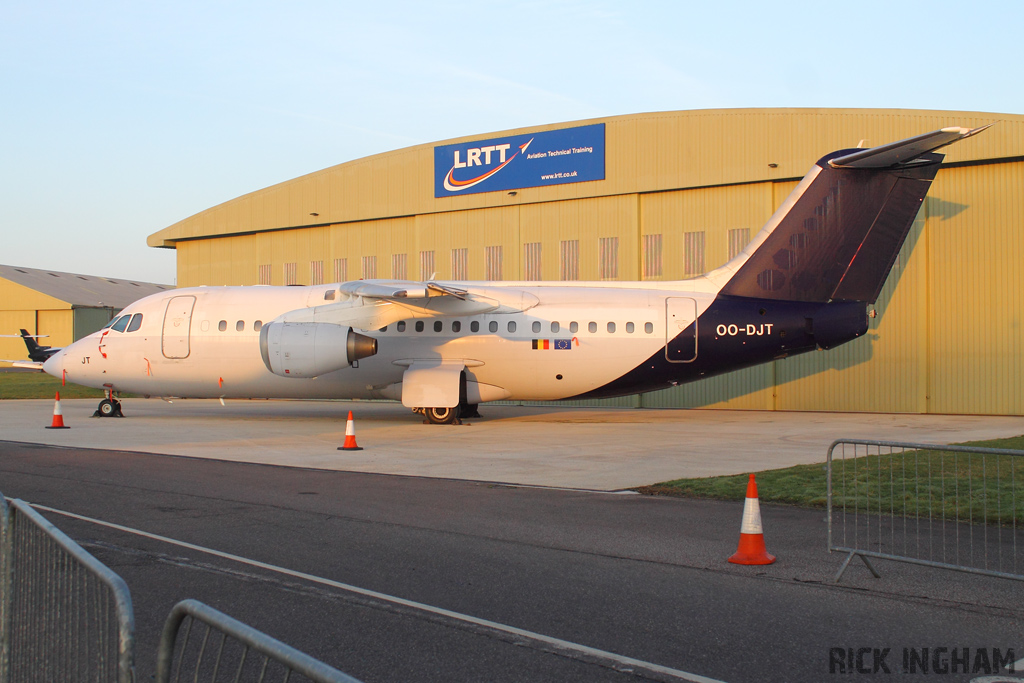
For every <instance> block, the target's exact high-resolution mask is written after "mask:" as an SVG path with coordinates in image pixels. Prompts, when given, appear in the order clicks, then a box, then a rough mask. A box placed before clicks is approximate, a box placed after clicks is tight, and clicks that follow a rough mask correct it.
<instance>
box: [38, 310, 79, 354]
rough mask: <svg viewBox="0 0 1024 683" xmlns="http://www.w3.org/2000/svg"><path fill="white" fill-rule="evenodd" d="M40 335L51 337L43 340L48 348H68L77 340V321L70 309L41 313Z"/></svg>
mask: <svg viewBox="0 0 1024 683" xmlns="http://www.w3.org/2000/svg"><path fill="white" fill-rule="evenodd" d="M39 334H47V335H49V338H48V339H44V340H42V343H43V344H44V345H46V346H67V345H68V344H70V343H71V342H73V341H74V340H75V319H74V316H73V315H72V313H71V310H70V309H64V310H56V311H39Z"/></svg>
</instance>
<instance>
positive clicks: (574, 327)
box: [569, 322, 580, 334]
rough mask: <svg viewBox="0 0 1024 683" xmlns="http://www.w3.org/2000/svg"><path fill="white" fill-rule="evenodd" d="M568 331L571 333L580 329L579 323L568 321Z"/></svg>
mask: <svg viewBox="0 0 1024 683" xmlns="http://www.w3.org/2000/svg"><path fill="white" fill-rule="evenodd" d="M569 331H570V332H572V333H573V334H576V333H577V332H579V331H580V324H579V323H577V322H571V323H569Z"/></svg>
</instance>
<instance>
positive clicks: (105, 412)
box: [96, 398, 120, 417]
mask: <svg viewBox="0 0 1024 683" xmlns="http://www.w3.org/2000/svg"><path fill="white" fill-rule="evenodd" d="M118 408H120V406H119V405H117V404H116V403H114V402H113V401H111V400H110V399H108V398H105V399H103V400H102V401H100V406H99V408H97V409H96V412H98V413H99V414H100V417H113V416H114V415H115V414H116V413H117V410H118Z"/></svg>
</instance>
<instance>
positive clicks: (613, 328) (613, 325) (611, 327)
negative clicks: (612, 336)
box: [608, 323, 615, 332]
mask: <svg viewBox="0 0 1024 683" xmlns="http://www.w3.org/2000/svg"><path fill="white" fill-rule="evenodd" d="M608 331H609V332H615V323H608Z"/></svg>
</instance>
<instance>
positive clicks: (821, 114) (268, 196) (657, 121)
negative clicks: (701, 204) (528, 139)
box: [148, 109, 1024, 248]
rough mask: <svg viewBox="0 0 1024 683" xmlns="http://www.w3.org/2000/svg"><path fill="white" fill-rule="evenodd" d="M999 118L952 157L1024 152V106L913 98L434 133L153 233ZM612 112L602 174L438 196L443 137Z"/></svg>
mask: <svg viewBox="0 0 1024 683" xmlns="http://www.w3.org/2000/svg"><path fill="white" fill-rule="evenodd" d="M993 122H997V123H998V124H999V125H997V126H995V127H993V128H992V130H990V131H988V132H986V133H985V135H984V136H980V137H979V138H978V140H977V141H975V142H973V143H972V144H970V145H956V146H954V147H951V148H948V149H947V150H943V151H944V153H946V162H947V163H965V162H966V163H985V162H989V161H993V160H1004V159H1020V158H1024V116H1020V115H1012V114H991V113H988V114H986V113H981V112H957V111H930V110H910V109H719V110H695V111H669V112H655V113H644V114H629V115H625V116H613V117H606V118H601V119H590V120H586V121H575V122H566V123H554V124H547V125H542V126H531V127H527V128H521V129H517V130H512V131H499V132H495V133H482V134H479V135H472V136H466V137H462V138H457V139H452V140H444V141H440V142H432V143H428V144H423V145H417V146H414V147H407V148H404V149H399V150H395V151H391V152H385V153H383V154H378V155H375V156H370V157H366V158H363V159H357V160H354V161H349V162H346V163H343V164H339V165H337V166H332V167H330V168H326V169H324V170H321V171H317V172H315V173H310V174H308V175H304V176H301V177H299V178H295V179H293V180H288V181H285V182H283V183H279V184H277V185H272V186H270V187H267V188H264V189H262V190H257V191H255V192H251V193H249V194H246V195H243V196H241V197H238V198H236V199H232V200H230V201H227V202H224V203H223V204H219V205H217V206H214V207H212V208H210V209H207V210H205V211H202V212H200V213H198V214H195V215H194V216H190V217H188V218H185V219H183V220H181V221H179V222H177V223H175V224H174V225H171V226H170V227H167V228H165V229H163V230H161V231H159V232H156V233H154V234H152V235H150V236H149V238H148V244H149V245H150V246H152V247H166V248H174V246H175V243H176V242H178V241H182V240H195V239H205V238H210V237H216V236H223V235H241V234H249V233H255V232H263V231H270V230H283V229H292V228H307V227H316V226H323V225H333V224H338V223H350V222H358V221H367V220H376V219H386V218H392V217H397V216H413V215H419V214H430V213H439V212H450V211H460V210H468V209H479V208H487V207H495V206H508V205H522V204H531V203H540V202H552V201H560V200H566V199H582V198H588V197H606V196H612V195H621V194H628V193H645V192H661V191H666V190H675V189H685V188H696V187H713V186H721V185H733V184H744V183H757V182H764V181H773V180H791V179H797V178H800V177H802V176H803V175H804V174H805V173H806V172H807V170H808V169H809V168H810V167H811V165H812V164H814V162H816V161H817V160H818V159H819V158H820V157H821V156H822V154H823V153H825V152H828V151H832V150H839V149H848V148H852V147H856V146H858V143H861V142H863V143H864V144H865V146H868V147H871V146H876V145H880V144H885V143H887V142H892V141H895V140H900V139H904V138H908V137H911V136H913V135H918V134H921V133H926V132H930V131H933V130H936V129H939V128H944V127H947V126H965V127H971V128H975V127H978V126H983V125H985V124H988V123H993ZM594 123H603V124H605V126H606V131H607V132H606V175H605V179H604V180H596V181H591V182H580V183H570V184H564V185H553V186H546V187H532V188H524V189H521V190H519V191H518V192H514V193H509V192H501V191H499V192H485V193H480V194H470V195H465V196H456V197H435V196H434V169H433V164H434V147H436V146H440V145H448V144H454V143H461V142H468V141H472V140H482V139H488V138H499V137H503V136H512V135H520V134H529V133H537V132H541V131H548V130H557V129H561V128H568V127H573V126H579V125H588V124H594Z"/></svg>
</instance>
